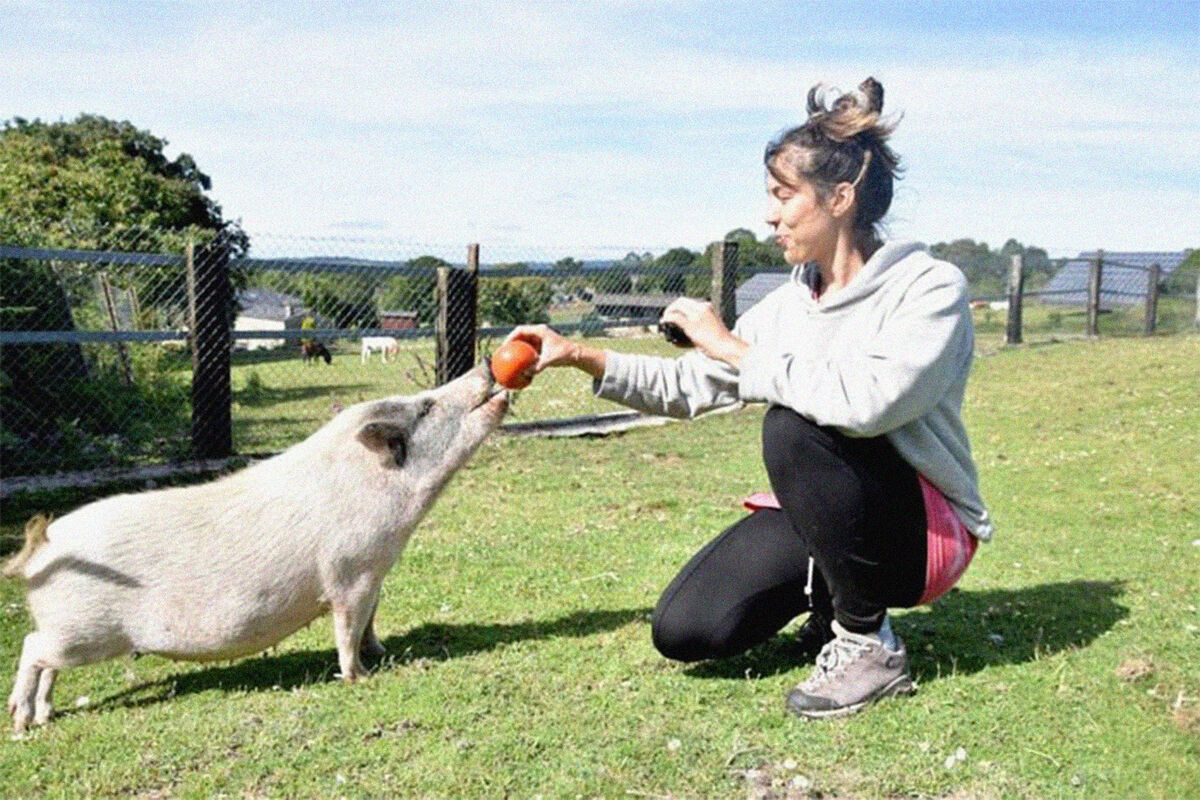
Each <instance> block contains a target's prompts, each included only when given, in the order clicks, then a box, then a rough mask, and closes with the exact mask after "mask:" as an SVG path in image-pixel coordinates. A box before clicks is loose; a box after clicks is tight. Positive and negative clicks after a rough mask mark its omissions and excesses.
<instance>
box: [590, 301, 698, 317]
mask: <svg viewBox="0 0 1200 800" xmlns="http://www.w3.org/2000/svg"><path fill="white" fill-rule="evenodd" d="M678 297H679V296H678V295H673V294H597V295H595V296H593V297H592V304H593V305H594V306H595V307H596V313H597V314H599V315H600V316H602V317H608V318H609V319H630V320H652V321H657V320H658V318H659V317H661V316H662V313H663V311H665V310H666V308H667V306H669V305H671V303H673V302H675V300H677V299H678Z"/></svg>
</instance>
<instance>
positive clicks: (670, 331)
mask: <svg viewBox="0 0 1200 800" xmlns="http://www.w3.org/2000/svg"><path fill="white" fill-rule="evenodd" d="M658 332H659V333H661V334H662V335H663V338H664V339H666V340H667V341H668V342H670V343H671V344H673V345H675V346H676V347H691V346H692V340H691V339H689V338H688V335H687V334H686V333H684V332H683V328H681V327H679V325H678V324H676V323H674V322H660V323H658Z"/></svg>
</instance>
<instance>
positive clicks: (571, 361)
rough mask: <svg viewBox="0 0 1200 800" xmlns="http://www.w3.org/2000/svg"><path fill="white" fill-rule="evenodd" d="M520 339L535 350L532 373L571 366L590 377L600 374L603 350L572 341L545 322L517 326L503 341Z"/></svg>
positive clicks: (602, 373) (602, 367) (601, 373)
mask: <svg viewBox="0 0 1200 800" xmlns="http://www.w3.org/2000/svg"><path fill="white" fill-rule="evenodd" d="M513 339H520V340H521V341H523V342H526V343H528V344H530V345H532V346H533V349H534V350H537V351H538V360H537V364H536V365H535V366H534V368H533V371H534V374H535V375H536V374H537V373H539V372H541V371H542V370H544V369H547V368H548V367H575V368H577V369H581V370H583V371H584V372H586V373H588V374H589V375H591V376H592V377H593V378H601V377H603V376H604V351H603V350H598V349H596V348H594V347H588V346H587V345H585V344H582V343H581V342H573V341H571V340H570V339H568V338H567V337H565V336H563V335H562V334H560V333H558V332H557V331H555V330H554V329H553V328H551V327H550V326H549V325H518V326H517V327H516V328H513V330H512V332H511V333H509V334H508V336H507V337H505V339H504V341H506V342H508V341H512V340H513Z"/></svg>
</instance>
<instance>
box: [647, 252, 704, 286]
mask: <svg viewBox="0 0 1200 800" xmlns="http://www.w3.org/2000/svg"><path fill="white" fill-rule="evenodd" d="M699 257H700V254H699V253H696V252H693V251H691V250H688V249H687V248H686V247H673V248H671V249H670V250H668V251H667V252H665V253H663V254H662V255H661V256H659V257H658V258H656V259H654V261H653V263H652V264H650V265H649V270H650V276H649V278H648V280H646V281H644V282H643V284H642V290H643V291H646V292H661V293H663V294H671V295H680V294H684V293H685V291H686V290H687V286H686V279H687V274H688V272H689V271H691V270H692V268H693V267H694V266H695V265H696V261H697V259H698V258H699Z"/></svg>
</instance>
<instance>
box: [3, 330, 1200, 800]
mask: <svg viewBox="0 0 1200 800" xmlns="http://www.w3.org/2000/svg"><path fill="white" fill-rule="evenodd" d="M611 345H612V346H613V347H618V348H625V349H634V348H637V347H657V346H658V345H657V344H656V343H653V342H652V341H651V340H638V341H631V342H621V341H617V342H612V343H611ZM980 351H981V354H982V355H981V357H980V358H979V359H978V360H977V362H976V368H975V373H974V376H973V378H972V382H971V385H970V389H969V395H968V399H967V418H968V425H969V427H970V429H971V432H972V435H973V444H974V448H975V453H976V457H977V460H978V462H979V467H980V471H981V474H982V480H983V488H984V493H985V497H986V499H987V500H988V501H989V504H990V506H991V509H992V512H993V515H994V516H995V518H996V521H997V526H998V532H997V536H996V539H995V541H994V542H992V543H990V544H988V545H986V546H984V547H983V548H982V549H981V551H980V553H979V555H978V556H977V557H976V560H975V563H974V564H973V566H972V567H971V569H970V570H969V571H968V573H967V574H966V576H965V577H964V579H963V581H962V582H961V584H960V585H959V588H958V589H957V590H955V591H953V592H951V593H950V594H949V595H947V596H946V597H944V598H942V599H941V600H939V601H938V602H936V603H935V604H933V605H932V606H930V607H923V608H919V609H913V610H908V611H900V612H898V613H897V615H896V628H897V631H898V632H899V633H900V635H901V636H903V637H904V638H905V639H906V641H907V643H908V646H909V650H910V653H911V661H912V668H913V671H914V673H915V677H916V678H917V679H918V681H919V683H920V691H919V692H918V694H917V695H915V696H914V697H912V698H908V699H905V700H896V701H889V702H886V703H883V704H881V705H879V706H877V707H874V708H872V709H870V710H869V711H867V712H866V713H863V714H861V715H859V716H856V717H853V718H849V719H844V720H835V721H829V722H824V723H812V722H808V723H804V722H800V721H797V720H794V719H790V718H788V717H786V716H785V715H784V713H783V710H782V701H783V696H784V694H785V693H786V691H787V690H788V689H789V688H790V687H791V686H792V685H794V684H795V683H796V682H798V681H799V680H802V679H803V678H804V677H805V676H806V675H807V673H808V670H809V665H808V664H805V663H801V662H799V661H798V660H797V659H796V658H795V655H794V652H793V648H792V647H791V646H790V640H789V637H788V636H787V635H786V633H785V635H783V636H781V637H778V638H777V639H776V640H774V641H772V642H770V643H768V644H767V645H764V646H763V647H761V648H759V649H757V650H755V651H753V652H751V653H749V654H746V655H744V656H741V657H738V658H735V659H732V660H729V661H726V662H719V663H708V664H701V665H693V666H684V665H679V664H674V663H671V662H668V661H666V660H664V659H663V658H661V657H660V656H659V655H658V654H657V653H656V652H655V651H654V649H653V647H652V646H651V643H650V641H649V626H648V622H647V617H648V615H649V613H650V610H651V609H652V607H653V605H654V603H655V601H656V599H657V597H658V593H659V591H661V589H662V588H663V587H664V586H665V585H666V583H667V582H668V581H669V580H670V578H671V577H672V576H673V575H674V573H675V571H676V570H677V568H678V567H679V566H680V565H681V564H682V563H683V562H684V561H685V560H686V559H687V558H688V557H689V556H690V554H691V553H692V552H694V551H695V550H696V549H697V548H698V547H700V546H701V545H702V544H703V543H704V542H705V541H707V540H708V539H709V538H710V537H711V536H712V535H714V534H715V533H716V532H717V531H719V530H720V529H721V528H722V527H724V526H725V525H727V524H729V523H730V522H732V521H734V520H735V519H737V518H738V516H739V511H738V508H737V500H738V499H739V498H740V497H741V496H743V495H744V494H746V493H749V492H752V491H756V490H759V489H762V488H764V487H765V486H766V479H765V474H764V471H763V469H762V466H761V464H760V462H759V453H758V425H759V422H760V420H761V414H762V412H761V409H758V408H753V407H752V408H748V409H745V410H743V411H739V412H736V413H732V414H725V415H717V416H713V417H709V418H705V419H701V420H696V421H693V422H690V423H679V424H671V425H668V426H665V427H658V428H643V429H638V430H634V431H631V432H628V433H626V434H624V435H620V436H613V437H608V438H601V439H596V438H589V439H569V440H568V439H518V438H511V437H496V438H493V439H492V440H491V441H490V442H488V443H486V444H485V445H484V447H483V448H482V449H481V451H480V452H479V453H478V454H477V456H476V457H475V459H474V460H473V461H472V462H471V464H470V465H468V467H467V468H466V469H465V470H463V472H461V473H460V474H459V476H458V477H457V478H456V479H455V481H454V482H453V483H452V484H451V486H450V487H449V488H448V489H447V491H446V493H445V494H444V495H443V498H442V501H441V502H440V504H439V505H438V506H437V507H436V508H435V509H434V510H433V511H432V513H431V514H430V515H429V517H428V518H427V519H426V521H425V522H424V523H423V525H422V526H421V527H420V528H419V529H418V532H417V534H416V536H415V537H414V539H413V542H412V544H411V545H410V547H409V549H408V551H407V553H406V554H405V555H404V556H403V558H402V559H401V561H400V562H399V563H398V565H397V566H396V568H395V569H394V570H393V572H392V573H391V575H390V576H389V578H388V580H387V582H386V584H385V587H384V592H383V597H382V601H381V606H380V609H379V613H378V618H377V628H378V630H379V632H380V636H381V638H383V639H384V642H385V644H386V645H387V646H388V647H389V649H390V651H391V655H389V656H388V657H387V658H386V659H385V660H384V661H383V663H381V664H380V665H379V666H378V667H377V669H376V671H375V674H374V675H373V676H372V677H371V678H370V679H369V680H368V681H366V682H364V683H361V684H359V685H357V686H354V687H346V686H342V685H340V684H339V683H338V682H337V681H336V680H334V678H333V677H332V676H333V673H334V671H335V670H336V664H335V661H336V657H335V654H334V650H333V645H332V639H331V633H330V626H329V624H328V621H327V620H320V621H318V622H317V623H315V624H314V625H313V626H311V627H310V628H309V629H306V630H305V631H302V632H301V633H299V634H297V635H296V636H295V637H293V638H291V639H289V640H287V641H285V642H284V643H282V644H281V646H279V647H278V648H277V649H275V650H273V651H271V652H269V653H267V654H264V655H263V656H259V657H253V658H248V659H244V660H241V661H238V662H234V663H232V664H220V665H216V666H199V665H188V664H179V663H173V662H167V661H164V660H161V659H157V658H154V657H146V658H142V659H139V660H136V661H121V662H111V663H107V664H101V665H96V666H92V667H87V668H83V669H80V670H77V671H73V672H68V673H66V674H65V675H64V676H63V677H62V679H61V680H60V685H59V690H58V704H59V708H60V711H61V713H60V716H59V718H58V719H57V720H56V721H55V723H54V724H53V725H52V726H50V727H48V728H45V729H40V730H37V731H34V732H32V733H31V734H29V735H28V736H27V738H26V739H25V740H23V741H8V740H7V738H6V739H4V740H3V741H0V775H3V790H2V792H3V794H4V796H7V797H64V798H75V797H134V798H168V797H228V798H274V797H280V798H282V797H289V798H290V797H301V798H309V797H312V798H318V797H319V798H327V797H330V798H337V797H347V798H373V797H380V798H382V797H479V798H494V797H522V798H524V797H535V796H542V797H545V798H575V797H585V798H591V797H607V798H668V797H669V798H743V797H792V798H816V797H821V798H880V797H886V798H900V797H920V798H953V799H954V800H974V799H975V798H1060V797H1061V798H1122V799H1124V798H1196V797H1200V544H1198V542H1200V494H1198V490H1197V478H1198V475H1200V469H1198V467H1200V455H1198V454H1200V402H1198V401H1200V339H1198V338H1197V337H1196V336H1194V335H1191V336H1174V337H1160V338H1152V339H1141V338H1129V339H1101V340H1098V341H1084V340H1080V341H1068V342H1058V343H1049V344H1043V345H1036V346H1027V347H1021V348H1012V349H1006V348H1002V347H1000V345H999V339H998V337H997V336H995V335H994V334H990V333H986V332H985V335H983V336H981V340H980ZM353 358H354V359H355V363H352V364H346V365H344V368H345V369H352V368H357V367H358V366H360V365H357V363H356V359H357V356H356V355H355V356H354V357H353ZM321 366H324V365H321ZM334 366H335V367H339V368H340V365H338V364H337V363H336V362H335V365H334ZM245 368H246V367H245V366H243V367H239V369H245ZM251 368H254V367H252V366H251ZM257 368H258V369H260V377H261V379H262V385H264V386H265V390H266V391H277V390H278V391H280V392H281V394H280V396H279V397H276V398H274V400H275V401H276V402H263V403H262V404H261V405H259V406H257V407H256V408H257V410H258V411H260V412H261V414H262V416H263V419H264V420H266V421H265V422H263V423H262V424H263V425H264V426H265V427H267V428H269V427H271V426H273V425H281V424H282V423H281V422H280V420H286V419H287V418H291V417H300V416H303V413H301V410H300V409H301V408H302V407H301V406H297V407H296V409H293V410H291V411H281V410H280V409H279V407H280V406H281V405H282V404H284V403H286V402H297V403H300V402H304V401H305V400H304V398H300V397H298V396H297V397H292V396H290V395H288V394H287V393H286V392H284V391H283V390H284V389H286V388H287V387H285V386H284V385H283V382H282V380H281V379H273V378H271V377H269V375H270V374H272V373H269V372H268V370H267V367H266V366H261V365H260V366H259V367H257ZM375 368H376V371H378V369H379V365H378V364H376V365H375ZM319 369H320V368H319V367H314V368H312V369H311V370H310V372H311V373H312V374H320V373H319ZM327 374H331V373H327ZM360 374H361V373H360ZM546 377H547V380H546V381H545V382H544V383H543V382H539V383H538V384H535V385H534V387H533V388H531V389H530V390H529V391H527V392H525V393H524V395H523V396H522V397H521V399H520V402H519V403H518V406H517V408H518V414H519V415H522V414H524V415H527V417H526V418H537V417H538V416H539V415H540V411H537V409H538V408H539V405H538V404H539V403H546V402H548V401H549V400H550V399H555V401H556V402H561V403H563V404H564V407H565V410H566V413H578V411H577V409H576V408H574V407H573V405H572V404H573V403H574V402H575V399H576V398H578V399H579V401H580V404H583V403H585V402H593V401H590V400H588V397H587V396H588V391H587V389H588V387H587V381H585V380H583V379H582V378H581V377H580V376H578V375H574V376H571V379H573V380H574V381H575V386H573V387H569V388H568V387H565V386H564V387H563V388H562V389H559V388H557V387H556V386H555V385H553V384H552V383H551V381H550V380H549V376H546ZM239 380H241V381H243V383H239ZM245 380H247V379H246V378H245V377H244V376H243V377H242V378H240V379H239V378H236V377H235V384H234V388H235V390H241V389H242V388H243V387H244V385H245V384H244V381H245ZM555 380H563V381H567V380H569V378H568V377H567V376H566V375H561V376H557V377H556V378H555ZM272 387H274V388H272ZM362 391H368V389H367V388H363V389H362ZM567 392H576V393H577V394H567ZM539 393H542V394H543V397H542V398H541V399H539ZM293 394H296V395H299V394H303V392H294V393H293ZM265 396H266V395H264V397H265ZM352 399H353V398H350V397H347V400H351V401H352ZM307 402H309V403H319V404H321V405H322V406H325V407H327V406H328V404H329V403H330V402H331V401H330V400H329V398H328V397H322V396H321V395H320V393H319V392H316V391H312V392H309V396H308V398H307ZM247 405H250V404H247ZM313 408H314V409H317V408H318V406H316V405H314V406H313ZM535 412H536V414H535ZM314 413H315V412H314ZM322 413H327V411H322ZM264 438H265V439H266V438H269V437H264ZM24 510H25V509H24V508H21V507H19V506H15V505H13V504H6V510H5V519H4V527H3V533H4V535H5V537H6V541H8V542H9V543H10V545H11V541H12V537H13V536H15V533H16V531H17V529H18V527H19V520H18V519H17V518H16V517H17V515H18V512H23V511H24ZM0 607H3V609H4V614H3V616H2V617H0V654H2V658H0V666H3V667H4V668H5V669H7V670H10V671H9V673H8V674H9V675H11V668H12V667H13V666H14V665H15V660H16V656H17V652H18V649H19V643H20V639H21V636H22V635H23V634H24V633H25V632H26V631H27V630H28V628H29V620H28V618H27V616H26V615H25V612H24V607H23V604H22V600H21V591H20V588H19V587H18V586H17V585H15V584H13V583H12V582H6V583H3V584H0ZM5 680H7V678H6V679H5ZM4 691H5V693H7V684H6V685H5V687H4Z"/></svg>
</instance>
